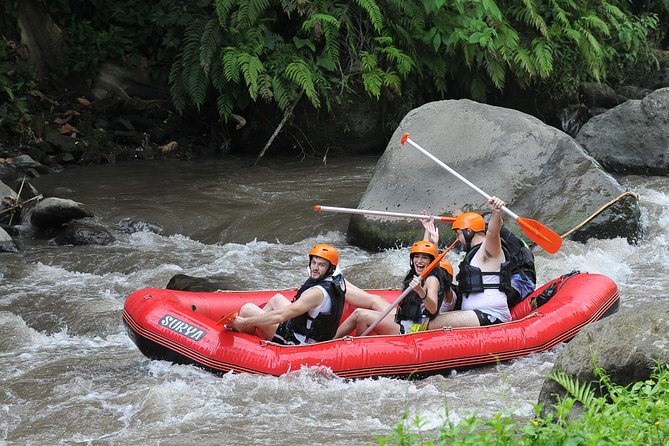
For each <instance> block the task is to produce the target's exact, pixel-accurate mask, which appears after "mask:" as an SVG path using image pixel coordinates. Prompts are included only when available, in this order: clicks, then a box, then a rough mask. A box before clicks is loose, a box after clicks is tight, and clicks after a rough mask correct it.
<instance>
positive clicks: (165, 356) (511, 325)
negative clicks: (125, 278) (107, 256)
mask: <svg viewBox="0 0 669 446" xmlns="http://www.w3.org/2000/svg"><path fill="white" fill-rule="evenodd" d="M549 287H552V289H550V290H549ZM547 290H549V291H552V293H551V292H546V293H544V297H541V298H537V297H538V296H539V295H541V293H543V292H544V291H547ZM276 292H277V291H223V292H212V293H202V292H187V291H174V290H167V289H158V288H147V289H142V290H139V291H136V292H134V293H133V294H131V295H130V296H129V297H128V298H127V300H126V302H125V307H124V309H123V321H124V322H125V325H126V327H127V330H128V333H129V335H130V337H131V338H132V340H133V341H134V343H135V344H136V345H137V347H138V348H139V350H140V351H141V352H142V353H143V354H144V355H146V356H147V357H149V358H152V359H162V360H167V361H172V362H174V363H179V364H195V365H198V366H200V367H203V368H205V369H208V370H211V371H215V372H219V373H225V372H229V371H233V372H247V373H259V374H268V375H275V376H279V375H283V374H285V373H288V372H291V371H295V370H299V369H301V368H303V367H327V368H329V369H331V370H332V371H333V372H334V373H335V374H336V375H338V376H340V377H345V378H365V377H372V376H402V377H406V376H416V377H423V376H427V375H431V374H436V373H443V372H445V371H447V370H449V369H458V368H468V367H472V366H476V365H481V364H488V363H494V362H498V361H505V360H509V359H513V358H519V357H522V356H527V355H529V354H531V353H534V352H541V351H545V350H548V349H551V348H553V347H555V346H556V345H558V344H559V343H561V342H565V341H568V340H569V339H571V338H573V337H574V336H575V335H576V333H578V331H579V330H580V329H581V328H583V326H585V325H587V324H590V323H593V322H595V321H597V320H599V319H601V318H602V317H604V316H606V315H608V314H611V313H613V312H615V311H617V309H618V305H619V302H620V296H619V294H618V288H617V286H616V284H615V283H614V282H613V281H612V280H611V279H610V278H608V277H606V276H603V275H599V274H587V273H575V274H572V275H567V276H562V277H560V278H558V279H555V280H553V281H551V282H549V283H547V284H546V285H544V286H542V287H541V288H539V289H537V290H536V291H535V293H533V294H532V295H531V296H529V297H528V298H527V299H525V300H524V301H523V302H521V303H520V304H518V305H516V306H515V307H513V308H512V315H513V318H514V319H513V320H512V321H511V322H508V323H504V324H498V325H492V326H487V327H476V328H445V329H441V330H431V331H425V332H419V333H411V334H406V335H394V336H364V337H348V338H342V339H337V340H333V341H327V342H322V343H318V344H311V345H302V346H283V345H277V344H273V343H271V342H267V341H265V340H262V339H259V338H258V337H256V336H252V335H248V334H244V333H237V332H232V331H229V330H227V329H226V328H225V327H224V324H223V323H220V320H221V318H222V317H223V316H225V315H227V314H229V313H230V312H232V311H235V310H238V309H239V308H240V307H241V305H242V304H243V303H245V302H254V303H256V304H260V305H262V304H263V303H264V302H266V301H267V300H268V299H269V298H270V297H271V296H272V295H273V294H274V293H276ZM281 292H283V293H284V294H285V295H286V296H293V295H294V294H295V290H287V291H281ZM372 292H374V293H376V294H379V295H381V296H382V297H384V298H385V299H387V300H388V301H389V302H392V301H393V300H394V299H395V298H396V297H397V296H398V295H399V293H400V292H401V291H398V290H373V291H372ZM547 294H552V296H551V297H550V299H549V300H548V301H547V302H546V303H544V304H543V305H541V306H540V307H538V308H535V309H533V306H536V303H537V301H538V302H540V303H542V302H543V301H544V300H545V296H546V295H547ZM352 310H353V308H351V307H347V308H346V309H345V312H344V315H343V317H342V318H345V317H347V316H348V315H349V314H350V313H351V311H352Z"/></svg>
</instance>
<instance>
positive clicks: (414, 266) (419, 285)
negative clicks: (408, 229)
mask: <svg viewBox="0 0 669 446" xmlns="http://www.w3.org/2000/svg"><path fill="white" fill-rule="evenodd" d="M437 255H438V254H437V246H436V245H435V244H434V243H431V242H428V241H425V240H421V241H419V242H416V243H414V244H413V246H412V248H411V252H410V254H409V264H410V265H411V270H410V271H409V273H408V274H407V275H406V277H405V278H404V287H405V288H411V289H412V292H411V293H409V294H408V295H407V296H406V297H405V298H404V300H403V301H402V302H400V304H399V305H398V307H397V310H396V312H395V317H394V319H393V318H391V317H390V315H389V316H386V317H385V318H384V319H383V320H382V321H381V322H380V323H379V324H378V325H376V327H375V329H374V331H375V333H377V334H402V333H411V332H416V331H422V330H426V329H427V327H428V323H429V321H430V319H432V318H433V317H434V316H435V315H436V314H437V311H438V309H439V306H440V305H441V301H442V300H443V296H444V294H445V293H447V292H450V282H448V281H446V280H445V279H444V276H443V275H442V274H441V273H440V269H439V268H435V269H434V270H432V271H431V273H430V275H428V276H427V278H426V279H425V280H423V279H421V278H420V273H421V272H422V271H423V270H424V269H425V268H426V267H427V266H428V265H429V264H430V263H431V262H432V261H433V260H434V259H435V258H436V257H437ZM381 314H382V312H381V311H374V310H369V309H365V308H357V309H355V310H354V311H353V313H351V316H349V317H348V318H347V319H346V320H345V321H344V322H343V323H342V324H341V325H340V327H339V329H338V330H337V334H336V335H335V338H340V337H343V336H347V335H349V334H350V333H351V332H352V331H354V330H355V331H356V333H357V334H358V335H359V334H361V333H362V332H364V331H365V330H366V329H367V327H369V326H370V325H372V323H374V322H375V321H376V320H377V319H378V318H379V317H380V316H381ZM391 314H392V313H391Z"/></svg>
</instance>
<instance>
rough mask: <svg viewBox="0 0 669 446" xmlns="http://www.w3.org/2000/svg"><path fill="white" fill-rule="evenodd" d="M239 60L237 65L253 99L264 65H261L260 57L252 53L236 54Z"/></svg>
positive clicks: (256, 93)
mask: <svg viewBox="0 0 669 446" xmlns="http://www.w3.org/2000/svg"><path fill="white" fill-rule="evenodd" d="M237 60H238V61H239V67H240V69H241V72H242V75H243V76H244V82H246V86H247V88H248V92H249V96H250V97H251V99H253V100H254V101H255V100H256V98H257V97H258V90H259V88H260V87H259V85H258V77H259V75H260V73H261V72H262V71H264V69H265V67H264V66H263V64H262V62H261V61H260V59H259V58H258V57H257V56H255V55H252V54H248V53H241V54H239V55H238V56H237Z"/></svg>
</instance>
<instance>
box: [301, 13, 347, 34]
mask: <svg viewBox="0 0 669 446" xmlns="http://www.w3.org/2000/svg"><path fill="white" fill-rule="evenodd" d="M316 24H318V25H319V26H320V27H322V28H324V27H326V26H327V25H329V26H331V27H334V28H336V29H339V26H340V23H339V20H337V18H336V17H333V16H331V15H329V14H322V13H316V14H313V15H311V16H310V17H309V18H308V19H307V20H305V21H304V22H302V31H304V32H310V31H313V30H314V28H315V27H316Z"/></svg>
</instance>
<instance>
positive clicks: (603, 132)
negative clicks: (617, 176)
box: [576, 88, 669, 175]
mask: <svg viewBox="0 0 669 446" xmlns="http://www.w3.org/2000/svg"><path fill="white" fill-rule="evenodd" d="M576 141H577V142H578V143H579V144H581V145H582V146H583V148H584V149H586V150H587V151H588V153H590V155H592V156H593V157H594V158H595V159H596V160H597V161H599V162H600V163H601V164H602V166H604V168H606V169H607V170H609V171H611V172H618V173H626V174H650V175H667V174H669V88H662V89H659V90H655V91H654V92H652V93H651V94H649V95H648V96H646V97H644V98H643V99H641V100H636V99H633V100H629V101H627V102H625V103H623V104H621V105H619V106H617V107H615V108H613V109H611V110H609V111H607V112H606V113H603V114H601V115H598V116H595V117H593V118H592V119H590V120H589V121H588V122H587V123H585V124H584V125H583V127H581V129H580V131H579V132H578V134H577V135H576Z"/></svg>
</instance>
